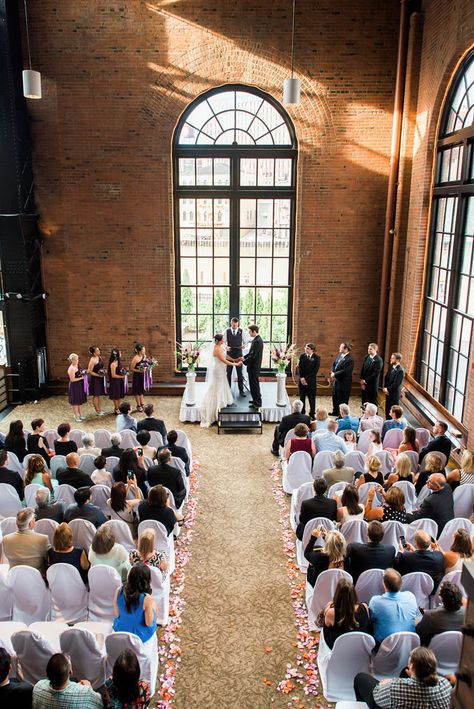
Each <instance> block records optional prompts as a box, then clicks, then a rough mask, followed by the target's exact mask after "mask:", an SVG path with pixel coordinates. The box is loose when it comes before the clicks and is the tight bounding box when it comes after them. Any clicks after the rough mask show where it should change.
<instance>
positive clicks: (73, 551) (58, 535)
mask: <svg viewBox="0 0 474 709" xmlns="http://www.w3.org/2000/svg"><path fill="white" fill-rule="evenodd" d="M53 564H71V566H74V568H76V569H77V570H78V571H79V573H80V575H81V578H82V580H83V581H84V583H87V571H88V569H89V566H90V564H89V562H88V560H87V554H86V552H85V551H84V549H81V547H75V546H74V545H73V543H72V529H71V527H70V526H69V525H68V524H67V523H66V522H62V523H61V524H60V525H59V526H58V527H56V529H55V530H54V536H53V548H52V549H49V550H48V565H49V566H52V565H53Z"/></svg>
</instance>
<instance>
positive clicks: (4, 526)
mask: <svg viewBox="0 0 474 709" xmlns="http://www.w3.org/2000/svg"><path fill="white" fill-rule="evenodd" d="M0 529H1V530H2V538H3V537H6V536H7V534H13V532H16V530H17V526H16V517H5V519H2V521H1V522H0ZM35 529H36V527H35Z"/></svg>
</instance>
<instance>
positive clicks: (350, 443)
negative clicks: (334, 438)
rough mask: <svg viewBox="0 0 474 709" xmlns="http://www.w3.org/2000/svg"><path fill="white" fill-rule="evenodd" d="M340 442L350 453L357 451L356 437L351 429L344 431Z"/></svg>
mask: <svg viewBox="0 0 474 709" xmlns="http://www.w3.org/2000/svg"><path fill="white" fill-rule="evenodd" d="M342 440H343V441H344V443H345V444H346V448H347V450H348V451H349V453H351V452H352V451H356V450H357V437H356V434H355V433H354V431H353V430H352V428H351V429H347V430H346V431H344V435H343V437H342Z"/></svg>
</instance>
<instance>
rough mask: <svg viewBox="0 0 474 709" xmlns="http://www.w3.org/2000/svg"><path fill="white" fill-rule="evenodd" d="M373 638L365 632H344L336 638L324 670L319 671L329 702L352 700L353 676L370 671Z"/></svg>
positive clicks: (353, 697) (324, 692) (353, 696)
mask: <svg viewBox="0 0 474 709" xmlns="http://www.w3.org/2000/svg"><path fill="white" fill-rule="evenodd" d="M374 645H375V640H374V639H373V638H372V637H371V636H370V635H367V633H360V632H354V633H346V634H345V635H341V637H339V638H337V640H336V642H335V643H334V647H333V650H332V653H331V656H330V658H329V660H328V663H327V667H326V672H322V673H321V684H322V686H323V694H324V697H325V698H326V699H327V700H328V701H330V702H337V701H339V700H354V699H355V694H354V677H355V676H356V674H358V673H359V672H366V673H369V672H370V658H371V652H372V649H373V647H374Z"/></svg>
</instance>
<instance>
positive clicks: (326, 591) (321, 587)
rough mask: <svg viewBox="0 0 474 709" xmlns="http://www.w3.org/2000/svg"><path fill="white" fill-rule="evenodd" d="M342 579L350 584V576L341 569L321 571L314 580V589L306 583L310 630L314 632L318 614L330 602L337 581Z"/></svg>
mask: <svg viewBox="0 0 474 709" xmlns="http://www.w3.org/2000/svg"><path fill="white" fill-rule="evenodd" d="M342 578H345V579H347V580H348V581H350V583H352V576H351V575H350V574H348V573H347V571H344V570H343V569H328V570H327V571H322V572H321V573H320V574H319V576H318V578H317V579H316V583H315V584H314V589H311V587H310V586H311V585H310V584H309V583H308V582H306V604H307V606H308V625H309V629H310V630H316V628H317V627H318V626H317V625H316V620H317V617H318V615H319V612H320V611H321V610H322V609H323V608H324V607H325V606H326V604H327V603H329V601H332V599H333V596H334V591H335V590H336V586H337V584H338V582H339V579H342ZM308 587H309V588H308Z"/></svg>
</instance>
